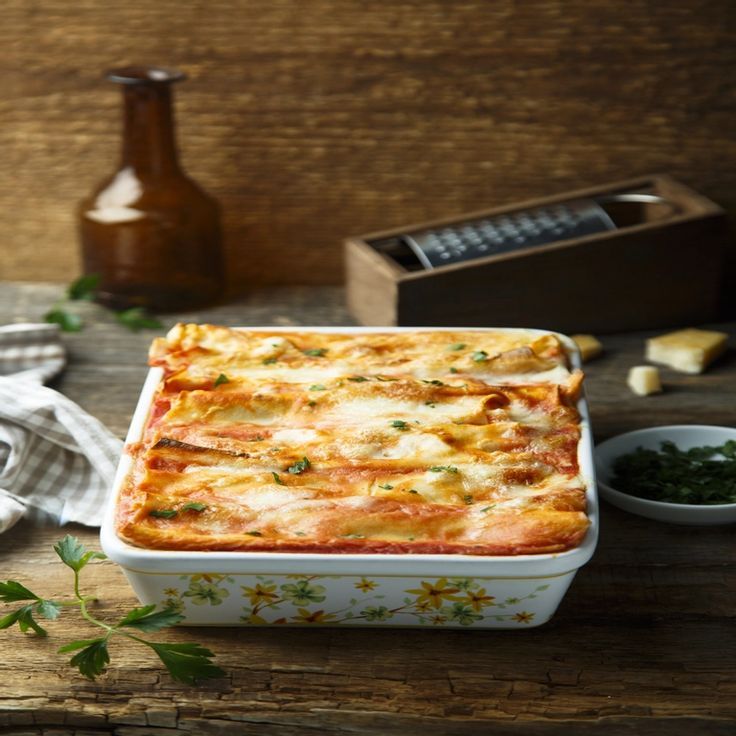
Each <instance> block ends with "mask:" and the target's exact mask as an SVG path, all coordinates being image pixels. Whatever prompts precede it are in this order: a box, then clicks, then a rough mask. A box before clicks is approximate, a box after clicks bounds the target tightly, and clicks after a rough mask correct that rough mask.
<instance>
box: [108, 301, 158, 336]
mask: <svg viewBox="0 0 736 736" xmlns="http://www.w3.org/2000/svg"><path fill="white" fill-rule="evenodd" d="M115 319H117V321H118V322H120V324H121V325H124V326H125V327H127V328H128V329H129V330H132V331H133V332H138V330H144V329H145V330H158V329H160V328H161V327H163V325H162V324H161V322H160V321H159V320H158V319H156V317H152V316H151V315H150V314H148V313H147V312H146V310H145V309H143V307H131V308H130V309H123V310H122V311H121V312H115Z"/></svg>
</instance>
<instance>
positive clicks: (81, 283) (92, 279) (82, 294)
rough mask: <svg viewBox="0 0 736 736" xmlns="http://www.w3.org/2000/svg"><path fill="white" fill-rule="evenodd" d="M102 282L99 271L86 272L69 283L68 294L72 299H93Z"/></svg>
mask: <svg viewBox="0 0 736 736" xmlns="http://www.w3.org/2000/svg"><path fill="white" fill-rule="evenodd" d="M99 283H100V275H99V274H97V273H90V274H85V275H84V276H80V277H79V278H78V279H77V280H76V281H72V283H71V284H69V286H68V288H67V290H66V295H67V297H68V298H69V299H71V300H72V301H74V300H77V299H84V300H85V301H92V300H93V299H94V298H95V295H96V294H95V292H96V291H97V286H98V284H99Z"/></svg>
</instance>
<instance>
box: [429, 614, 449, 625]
mask: <svg viewBox="0 0 736 736" xmlns="http://www.w3.org/2000/svg"><path fill="white" fill-rule="evenodd" d="M430 621H431V622H432V623H433V624H434V625H435V626H441V625H442V624H444V623H445V622H446V621H447V616H443V615H442V614H441V613H438V614H437V615H436V616H432V618H431V619H430Z"/></svg>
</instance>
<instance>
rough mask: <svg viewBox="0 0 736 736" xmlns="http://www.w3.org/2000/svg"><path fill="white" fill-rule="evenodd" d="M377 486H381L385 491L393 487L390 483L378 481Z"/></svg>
mask: <svg viewBox="0 0 736 736" xmlns="http://www.w3.org/2000/svg"><path fill="white" fill-rule="evenodd" d="M378 487H379V488H383V489H384V490H385V491H390V490H392V489H393V486H392V485H391V484H390V483H379V484H378Z"/></svg>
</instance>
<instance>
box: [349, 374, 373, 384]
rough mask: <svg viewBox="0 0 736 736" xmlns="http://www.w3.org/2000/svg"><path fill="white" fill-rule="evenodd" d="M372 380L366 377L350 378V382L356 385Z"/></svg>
mask: <svg viewBox="0 0 736 736" xmlns="http://www.w3.org/2000/svg"><path fill="white" fill-rule="evenodd" d="M368 380H370V379H368V378H366V377H365V376H348V381H353V382H354V383H363V382H364V381H368Z"/></svg>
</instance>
